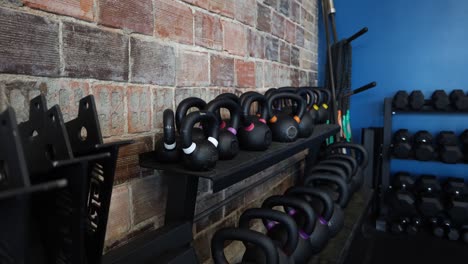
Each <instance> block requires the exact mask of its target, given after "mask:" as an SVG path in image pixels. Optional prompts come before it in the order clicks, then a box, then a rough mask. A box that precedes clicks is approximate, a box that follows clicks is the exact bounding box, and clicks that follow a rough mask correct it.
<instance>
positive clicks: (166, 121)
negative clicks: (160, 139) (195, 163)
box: [163, 109, 176, 150]
mask: <svg viewBox="0 0 468 264" xmlns="http://www.w3.org/2000/svg"><path fill="white" fill-rule="evenodd" d="M163 126H164V148H165V149H167V150H173V149H174V148H175V147H176V134H175V127H174V112H173V111H172V110H171V109H166V110H164V113H163Z"/></svg>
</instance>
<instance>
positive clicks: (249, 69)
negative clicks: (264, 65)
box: [236, 60, 256, 88]
mask: <svg viewBox="0 0 468 264" xmlns="http://www.w3.org/2000/svg"><path fill="white" fill-rule="evenodd" d="M236 76H237V87H250V88H255V87H256V83H255V76H256V75H255V62H253V61H242V60H236Z"/></svg>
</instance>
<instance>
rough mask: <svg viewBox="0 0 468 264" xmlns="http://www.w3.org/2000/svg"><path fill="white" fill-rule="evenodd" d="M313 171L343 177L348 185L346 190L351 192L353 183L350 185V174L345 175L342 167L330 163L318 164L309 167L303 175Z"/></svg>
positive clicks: (313, 172) (310, 173)
mask: <svg viewBox="0 0 468 264" xmlns="http://www.w3.org/2000/svg"><path fill="white" fill-rule="evenodd" d="M315 173H318V174H333V175H336V176H339V177H340V178H341V179H343V180H344V181H345V182H346V185H347V186H348V190H349V191H350V192H351V193H352V190H353V185H352V179H351V175H347V174H346V172H345V170H343V169H342V168H340V167H336V166H332V165H322V164H318V165H316V166H314V167H313V168H311V170H310V171H308V172H307V174H305V175H307V176H306V177H308V175H312V174H315Z"/></svg>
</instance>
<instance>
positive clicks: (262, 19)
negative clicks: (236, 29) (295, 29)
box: [257, 4, 271, 32]
mask: <svg viewBox="0 0 468 264" xmlns="http://www.w3.org/2000/svg"><path fill="white" fill-rule="evenodd" d="M257 28H258V29H259V30H262V31H265V32H270V31H271V10H270V8H268V7H266V6H264V5H261V4H257Z"/></svg>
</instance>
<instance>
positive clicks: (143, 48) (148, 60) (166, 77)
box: [130, 38, 176, 85]
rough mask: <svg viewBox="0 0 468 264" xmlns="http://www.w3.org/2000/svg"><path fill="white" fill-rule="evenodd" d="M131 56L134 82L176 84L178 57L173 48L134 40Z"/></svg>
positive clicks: (132, 41) (132, 40)
mask: <svg viewBox="0 0 468 264" xmlns="http://www.w3.org/2000/svg"><path fill="white" fill-rule="evenodd" d="M130 54H131V60H130V64H131V69H132V70H131V73H130V75H131V78H132V79H131V80H132V82H137V83H149V84H158V85H174V84H175V75H176V57H175V51H174V48H173V47H171V46H165V45H161V44H160V43H157V42H150V41H144V40H139V39H136V38H132V39H131V51H130Z"/></svg>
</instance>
